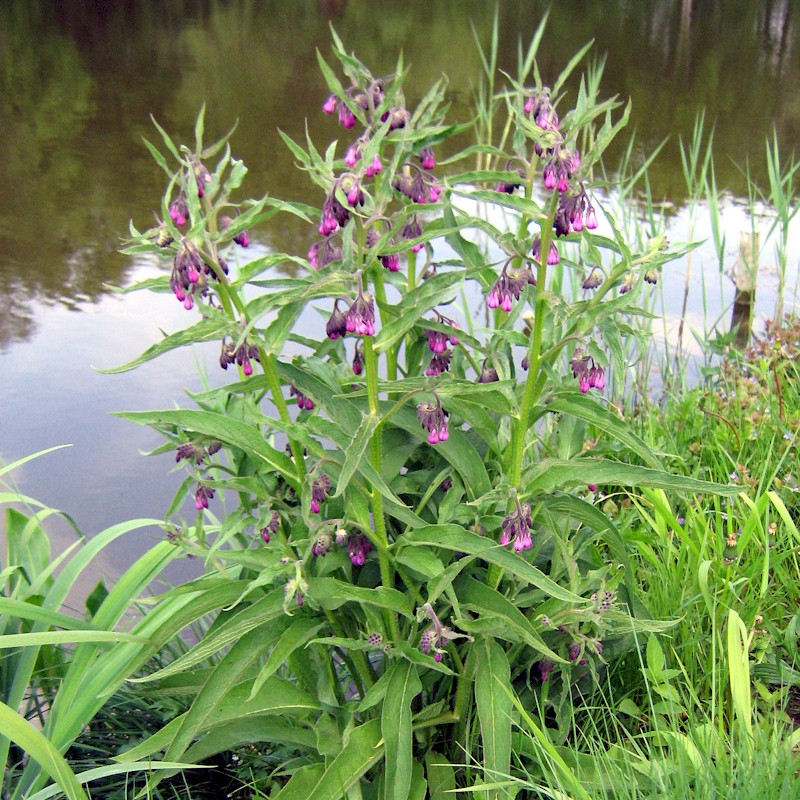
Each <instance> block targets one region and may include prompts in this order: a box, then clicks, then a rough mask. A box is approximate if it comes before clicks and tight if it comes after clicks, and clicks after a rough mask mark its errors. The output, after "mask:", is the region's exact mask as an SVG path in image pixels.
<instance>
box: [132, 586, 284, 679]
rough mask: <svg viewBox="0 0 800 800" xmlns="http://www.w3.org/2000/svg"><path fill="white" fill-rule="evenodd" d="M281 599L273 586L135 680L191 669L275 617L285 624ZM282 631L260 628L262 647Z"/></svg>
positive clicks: (161, 677) (280, 595)
mask: <svg viewBox="0 0 800 800" xmlns="http://www.w3.org/2000/svg"><path fill="white" fill-rule="evenodd" d="M248 588H249V587H248ZM283 600H284V593H283V589H273V591H271V592H270V593H269V594H268V595H266V596H262V597H261V598H260V599H259V600H257V601H256V602H255V603H253V604H252V605H248V606H245V607H244V608H241V607H239V608H238V609H237V612H236V613H235V614H233V615H232V616H229V617H227V619H225V620H224V621H223V622H222V624H219V625H218V626H217V627H215V628H214V629H213V630H212V631H211V632H209V634H208V635H207V636H205V637H203V639H201V640H200V641H199V642H198V643H197V644H196V645H195V646H194V647H192V649H191V650H189V651H188V652H186V653H184V654H183V655H182V656H180V657H179V658H176V659H175V660H174V661H171V662H170V663H169V664H167V666H166V667H163V668H162V669H160V670H158V671H157V672H153V673H151V674H149V675H146V676H144V677H142V678H136V679H135V681H136V682H139V683H151V682H153V681H158V680H163V679H164V678H166V677H168V676H170V675H175V674H177V673H179V672H183V671H185V670H188V669H191V668H192V667H193V666H195V665H196V664H199V663H200V662H202V661H205V660H206V659H207V658H211V657H212V656H213V655H214V654H216V653H218V652H219V651H220V650H224V649H225V648H226V647H229V646H230V645H232V644H234V643H235V642H237V641H238V640H239V639H240V638H241V637H242V636H244V635H246V634H248V633H249V632H250V631H252V630H253V629H255V628H258V629H262V628H263V627H264V626H265V625H266V624H267V623H270V622H272V621H274V620H279V621H280V622H281V623H284V624H285V623H288V621H289V619H288V618H284V612H283ZM282 632H283V631H282V626H279V627H278V629H274V628H271V629H270V631H269V634H268V633H267V632H266V631H264V630H261V631H260V633H261V636H262V638H263V641H264V643H265V644H264V646H266V642H267V641H269V639H270V638H272V637H277V636H279V635H280V634H281V633H282Z"/></svg>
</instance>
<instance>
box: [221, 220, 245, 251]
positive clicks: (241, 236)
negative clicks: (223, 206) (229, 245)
mask: <svg viewBox="0 0 800 800" xmlns="http://www.w3.org/2000/svg"><path fill="white" fill-rule="evenodd" d="M231 222H233V217H228V216H225V217H222V218H220V221H219V226H220V228H221V229H222V230H223V231H225V230H227V229H228V227H229V226H230V224H231ZM233 241H234V242H236V244H238V245H239V247H250V234H249V233H248V232H247V231H246V230H243V231H239V233H237V234H236V235H235V236H234V237H233Z"/></svg>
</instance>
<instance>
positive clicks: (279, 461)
mask: <svg viewBox="0 0 800 800" xmlns="http://www.w3.org/2000/svg"><path fill="white" fill-rule="evenodd" d="M115 416H118V417H122V418H123V419H129V420H131V421H132V422H135V423H137V424H138V425H174V426H175V427H177V428H180V429H182V430H185V431H192V432H193V433H199V434H202V435H203V436H210V437H211V438H212V439H218V440H219V441H221V442H223V443H225V444H230V445H233V446H234V447H238V448H240V449H241V450H244V451H245V452H246V453H248V454H251V455H254V456H257V457H258V458H261V459H262V460H263V461H265V462H266V463H267V464H269V465H270V467H272V468H273V469H274V470H275V471H276V472H279V473H280V474H281V475H282V476H283V477H284V478H285V479H286V481H287V483H289V484H290V485H291V486H292V487H293V488H294V489H295V491H297V492H300V488H301V487H300V483H299V481H298V480H297V471H296V469H295V466H294V464H293V463H292V461H291V459H290V458H289V457H288V456H287V455H286V454H285V453H281V452H279V451H278V450H275V448H274V447H270V446H269V445H268V444H267V443H266V441H265V440H264V436H263V435H262V433H261V432H260V431H259V430H257V429H256V428H254V427H253V426H252V425H248V424H247V423H245V422H242V421H241V420H238V419H233V418H232V417H229V416H226V415H225V414H218V413H216V412H214V411H197V410H190V409H181V410H177V411H175V410H165V411H120V412H117V413H116V414H115Z"/></svg>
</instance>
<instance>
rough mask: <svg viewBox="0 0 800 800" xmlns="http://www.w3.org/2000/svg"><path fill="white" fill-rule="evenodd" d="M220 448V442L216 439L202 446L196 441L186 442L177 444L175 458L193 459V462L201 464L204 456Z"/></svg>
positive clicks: (177, 459) (179, 459)
mask: <svg viewBox="0 0 800 800" xmlns="http://www.w3.org/2000/svg"><path fill="white" fill-rule="evenodd" d="M221 448H222V442H218V441H216V440H213V441H211V442H209V444H208V447H204V446H203V445H202V444H198V443H196V442H186V443H184V444H179V445H178V447H177V448H176V450H175V460H176V461H189V460H190V459H193V460H194V463H195V464H202V463H203V461H205V459H206V456H213V455H214V453H217V452H219V450H220V449H221Z"/></svg>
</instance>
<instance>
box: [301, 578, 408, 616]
mask: <svg viewBox="0 0 800 800" xmlns="http://www.w3.org/2000/svg"><path fill="white" fill-rule="evenodd" d="M306 594H307V595H308V597H310V598H312V599H313V600H315V601H316V602H317V603H319V604H320V605H321V606H322V607H323V608H324V609H325V610H326V611H334V610H336V609H337V608H341V606H343V605H344V604H345V603H349V602H353V603H359V604H362V603H366V604H367V605H374V606H379V607H380V608H387V609H389V610H390V611H396V612H397V613H398V614H402V615H403V616H405V617H411V616H412V615H413V611H412V604H411V600H410V599H409V598H408V597H406V596H405V595H404V594H403V593H402V592H398V591H397V589H390V588H389V587H387V586H377V587H375V588H373V589H369V588H366V587H362V586H353V585H352V584H350V583H345V581H340V580H336V578H309V579H308V592H307V593H306Z"/></svg>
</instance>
